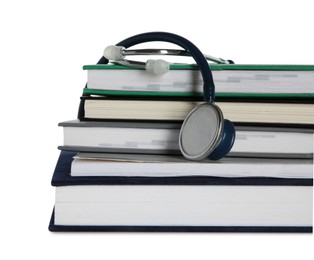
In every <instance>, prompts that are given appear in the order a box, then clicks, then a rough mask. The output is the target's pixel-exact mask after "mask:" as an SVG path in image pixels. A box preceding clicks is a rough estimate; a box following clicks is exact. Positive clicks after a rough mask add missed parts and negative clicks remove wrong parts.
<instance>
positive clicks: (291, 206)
mask: <svg viewBox="0 0 314 260" xmlns="http://www.w3.org/2000/svg"><path fill="white" fill-rule="evenodd" d="M75 154H76V153H73V152H65V151H62V152H61V153H60V157H59V160H58V162H57V165H56V168H55V172H54V175H53V178H52V185H53V186H55V187H56V200H55V206H54V211H53V214H52V217H51V221H50V224H49V230H50V231H146V232H147V231H150V232H157V231H162V232H171V231H176V232H210V231H213V232H312V226H313V224H312V217H313V216H312V204H313V199H312V189H313V179H290V178H284V179H283V178H267V177H266V178H259V177H257V178H248V177H239V178H223V177H210V176H206V177H204V176H200V177H162V178H154V177H114V176H113V177H110V176H108V177H71V176H70V168H71V163H72V160H73V156H75Z"/></svg>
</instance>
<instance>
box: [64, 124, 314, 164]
mask: <svg viewBox="0 0 314 260" xmlns="http://www.w3.org/2000/svg"><path fill="white" fill-rule="evenodd" d="M59 126H61V127H62V128H63V137H64V141H63V145H61V146H59V148H60V149H61V150H71V151H85V152H109V153H146V154H147V153H148V154H180V149H179V132H180V127H181V124H180V123H165V122H158V123H157V122H154V123H153V122H133V121H121V122H119V121H79V120H71V121H66V122H61V123H59ZM313 132H314V130H313V129H306V128H291V127H290V128H289V127H269V126H238V125H236V138H235V143H234V145H233V148H232V150H231V152H230V156H238V157H239V156H245V157H270V158H271V157H279V158H280V157H281V158H312V157H313Z"/></svg>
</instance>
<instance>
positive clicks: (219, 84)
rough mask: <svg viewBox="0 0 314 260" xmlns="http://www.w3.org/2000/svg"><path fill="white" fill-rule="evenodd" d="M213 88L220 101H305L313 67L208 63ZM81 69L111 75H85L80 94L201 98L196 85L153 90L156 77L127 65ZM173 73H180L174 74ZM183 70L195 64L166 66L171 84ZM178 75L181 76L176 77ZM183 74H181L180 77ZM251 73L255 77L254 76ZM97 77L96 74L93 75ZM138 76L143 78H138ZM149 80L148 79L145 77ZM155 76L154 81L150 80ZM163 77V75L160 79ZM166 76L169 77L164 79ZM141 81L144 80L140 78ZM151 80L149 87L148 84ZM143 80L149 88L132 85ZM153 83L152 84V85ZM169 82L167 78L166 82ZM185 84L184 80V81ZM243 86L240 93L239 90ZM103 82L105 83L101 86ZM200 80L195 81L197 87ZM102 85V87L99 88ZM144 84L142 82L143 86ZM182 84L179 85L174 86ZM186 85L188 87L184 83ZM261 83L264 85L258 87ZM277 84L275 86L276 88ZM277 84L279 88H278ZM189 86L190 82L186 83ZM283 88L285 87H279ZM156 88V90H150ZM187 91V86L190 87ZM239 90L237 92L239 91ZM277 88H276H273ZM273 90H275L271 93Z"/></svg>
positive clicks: (313, 83) (312, 91) (312, 92)
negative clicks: (131, 75) (85, 85)
mask: <svg viewBox="0 0 314 260" xmlns="http://www.w3.org/2000/svg"><path fill="white" fill-rule="evenodd" d="M209 66H210V68H211V70H212V73H213V76H214V82H215V86H216V97H217V98H221V99H225V98H226V99H227V98H236V99H248V98H252V99H253V98H254V99H256V98H257V99H297V100H299V99H302V100H309V99H313V98H314V65H297V64H291V65H286V64H209ZM83 69H84V70H87V71H88V72H93V73H95V72H96V73H97V71H99V72H101V71H108V70H112V72H111V73H108V72H105V73H106V74H105V77H103V79H102V81H101V80H99V82H96V83H97V84H98V85H97V84H96V85H94V84H92V83H93V82H92V80H95V79H97V77H99V76H97V77H92V76H89V79H88V84H87V87H86V88H84V90H83V92H84V94H87V95H106V96H141V97H145V96H155V97H201V96H203V92H202V87H200V86H198V89H197V90H195V88H194V90H193V91H189V90H186V91H184V90H183V91H173V90H172V89H178V88H177V86H174V85H173V86H170V87H168V89H166V91H165V88H162V87H161V88H159V87H157V88H156V85H158V80H159V79H158V78H157V77H158V76H154V75H149V76H146V75H147V74H146V72H145V75H144V74H143V72H141V71H143V69H137V68H132V67H128V66H123V65H118V64H96V65H85V66H83ZM132 70H133V71H135V73H142V74H139V75H140V76H138V77H137V78H136V79H137V81H136V80H133V81H134V82H133V83H129V82H131V80H129V79H128V78H127V73H130V71H132ZM114 71H115V72H117V71H119V73H120V74H119V75H121V77H117V76H116V77H115V78H114V76H113V73H114ZM175 71H183V72H179V74H178V73H176V72H175ZM184 71H187V73H189V72H188V71H196V72H195V73H197V71H198V67H197V65H194V64H176V65H171V66H170V72H169V73H168V74H171V73H172V74H171V75H174V74H175V73H176V74H175V75H178V76H177V78H176V79H174V82H175V83H177V82H176V81H178V78H179V76H180V75H183V74H185V72H184ZM221 72H223V76H224V77H225V78H218V79H217V80H216V77H218V76H216V75H222V73H221ZM180 73H181V74H180ZM182 73H183V74H182ZM254 73H255V74H254ZM97 75H99V73H98V74H97ZM141 75H144V77H143V76H141ZM149 77H150V78H149ZM154 77H155V78H154ZM162 77H163V76H162ZM166 77H169V78H170V76H169V75H168V76H166ZM144 78H145V79H144ZM149 79H151V80H152V81H153V83H152V84H150V83H149V82H148V81H149ZM144 80H146V81H147V85H149V84H150V85H152V86H153V87H151V86H148V87H146V89H145V88H144V87H142V88H140V87H138V88H137V87H136V86H134V85H136V84H142V83H143V81H144ZM155 81H156V82H157V83H156V82H155ZM168 81H169V82H171V78H170V79H168ZM186 81H187V80H186ZM241 81H242V82H243V84H245V87H246V88H244V90H243V89H242V87H243V84H242V82H241ZM104 82H105V83H104ZM120 82H121V85H123V84H133V86H128V85H126V86H122V87H119V86H118V87H115V86H114V85H115V84H119V83H120ZM200 82H201V80H198V85H200ZM89 83H90V84H89ZM101 84H102V85H101ZM143 84H144V83H143ZM160 84H164V85H166V84H168V85H170V84H172V83H168V82H167V83H165V82H163V83H160ZM180 84H181V85H183V84H185V82H184V83H182V82H179V83H178V84H177V85H180ZM186 84H188V83H187V82H186ZM261 84H264V85H262V86H261ZM276 84H277V85H276ZM280 84H281V85H280ZM190 85H192V83H190ZM282 86H285V88H282ZM154 88H156V89H154ZM190 88H191V87H190ZM240 88H241V89H240ZM276 88H277V89H276ZM274 89H275V90H274Z"/></svg>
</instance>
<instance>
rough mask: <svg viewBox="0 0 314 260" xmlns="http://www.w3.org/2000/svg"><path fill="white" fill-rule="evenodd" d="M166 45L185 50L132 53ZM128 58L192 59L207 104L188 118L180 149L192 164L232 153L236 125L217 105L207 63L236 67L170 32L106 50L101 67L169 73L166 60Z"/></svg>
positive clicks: (138, 37) (129, 40) (145, 35)
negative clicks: (145, 45) (142, 45)
mask: <svg viewBox="0 0 314 260" xmlns="http://www.w3.org/2000/svg"><path fill="white" fill-rule="evenodd" d="M152 41H163V42H169V43H174V44H176V45H178V46H180V47H182V48H183V49H184V50H167V49H164V50H159V49H158V50H156V49H143V50H130V49H127V48H129V47H132V46H134V45H137V44H140V43H144V42H152ZM128 55H183V56H192V57H193V58H194V60H195V61H196V63H197V65H198V67H199V70H200V72H201V74H202V77H203V92H204V103H202V104H200V105H198V106H197V107H195V108H194V109H193V110H192V111H191V112H190V113H189V114H188V115H187V117H186V118H185V120H184V121H183V124H182V126H181V130H180V134H179V147H180V150H181V153H182V154H183V156H184V157H185V158H187V159H190V160H203V159H205V158H210V159H212V160H218V159H220V158H222V157H224V156H225V155H227V153H228V152H229V151H230V150H231V148H232V146H233V143H234V140H235V129H234V126H233V124H232V123H231V122H230V121H228V120H225V119H224V118H223V114H222V112H221V110H220V109H219V107H218V106H216V105H215V104H214V101H215V85H214V80H213V76H212V73H211V70H210V67H209V64H208V62H207V60H210V61H214V62H216V63H220V64H233V63H234V62H233V61H231V60H224V59H221V58H216V57H213V56H209V55H204V54H202V53H201V52H200V50H199V49H198V48H197V47H196V46H195V45H194V44H193V43H191V42H190V41H188V40H187V39H185V38H183V37H181V36H179V35H176V34H171V33H166V32H151V33H143V34H139V35H135V36H132V37H130V38H127V39H125V40H124V41H121V42H120V43H118V44H117V45H116V46H108V47H107V48H106V49H105V50H104V58H102V59H100V61H99V62H98V63H108V61H109V60H111V61H114V62H117V63H120V64H123V65H127V66H132V67H136V68H145V69H146V70H147V71H148V72H150V73H152V74H155V75H162V74H164V73H166V72H167V71H168V70H169V63H168V62H166V61H164V60H148V61H147V62H145V63H144V62H140V61H133V60H127V59H125V56H128Z"/></svg>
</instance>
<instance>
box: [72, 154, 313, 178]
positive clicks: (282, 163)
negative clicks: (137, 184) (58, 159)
mask: <svg viewBox="0 0 314 260" xmlns="http://www.w3.org/2000/svg"><path fill="white" fill-rule="evenodd" d="M70 175H71V176H127V177H182V176H212V177H228V178H232V177H271V178H299V179H313V160H312V159H308V160H306V159H273V158H230V157H229V158H223V159H221V160H219V161H211V160H209V159H205V160H202V161H200V162H196V161H190V160H187V159H185V158H184V157H183V156H179V155H151V154H117V153H84V152H79V153H78V154H77V155H75V156H74V159H73V161H72V164H71V172H70Z"/></svg>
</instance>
